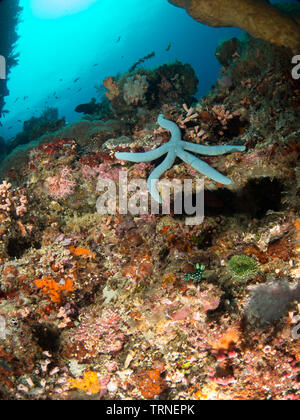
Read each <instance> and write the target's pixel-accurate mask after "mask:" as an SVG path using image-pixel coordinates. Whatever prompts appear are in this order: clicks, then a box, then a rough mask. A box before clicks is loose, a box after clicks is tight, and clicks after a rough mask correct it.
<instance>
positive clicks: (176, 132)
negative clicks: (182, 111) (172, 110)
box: [157, 114, 181, 142]
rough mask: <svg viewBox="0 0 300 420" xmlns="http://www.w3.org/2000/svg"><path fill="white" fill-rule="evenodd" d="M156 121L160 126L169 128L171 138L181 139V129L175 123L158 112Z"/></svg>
mask: <svg viewBox="0 0 300 420" xmlns="http://www.w3.org/2000/svg"><path fill="white" fill-rule="evenodd" d="M157 122H158V124H159V125H160V126H161V127H162V128H165V129H166V130H169V131H170V132H171V135H172V137H171V139H172V140H174V141H176V142H177V141H180V140H181V131H180V128H179V127H178V126H177V124H176V123H174V122H173V121H170V120H166V119H165V118H164V116H163V114H159V116H158V118H157Z"/></svg>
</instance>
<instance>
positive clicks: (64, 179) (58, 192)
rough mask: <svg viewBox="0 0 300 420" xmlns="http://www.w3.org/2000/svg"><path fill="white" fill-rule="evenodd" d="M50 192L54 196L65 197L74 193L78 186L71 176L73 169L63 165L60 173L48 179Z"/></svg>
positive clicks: (47, 183)
mask: <svg viewBox="0 0 300 420" xmlns="http://www.w3.org/2000/svg"><path fill="white" fill-rule="evenodd" d="M46 185H47V187H48V194H49V195H50V196H51V197H53V198H56V199H57V198H65V197H67V196H69V195H70V194H72V192H73V191H74V188H75V186H76V183H75V181H74V180H73V179H72V178H71V170H70V169H69V168H68V167H66V166H63V167H62V168H61V171H60V173H59V174H58V175H55V176H52V177H49V178H47V179H46Z"/></svg>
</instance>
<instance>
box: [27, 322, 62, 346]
mask: <svg viewBox="0 0 300 420" xmlns="http://www.w3.org/2000/svg"><path fill="white" fill-rule="evenodd" d="M32 331H33V335H34V338H35V339H36V340H37V343H38V345H39V346H40V347H41V348H42V350H43V351H45V350H48V351H50V352H51V353H55V352H57V351H58V349H59V344H60V331H59V330H58V329H57V328H54V327H53V326H51V325H47V324H45V323H43V324H35V325H34V326H33V328H32Z"/></svg>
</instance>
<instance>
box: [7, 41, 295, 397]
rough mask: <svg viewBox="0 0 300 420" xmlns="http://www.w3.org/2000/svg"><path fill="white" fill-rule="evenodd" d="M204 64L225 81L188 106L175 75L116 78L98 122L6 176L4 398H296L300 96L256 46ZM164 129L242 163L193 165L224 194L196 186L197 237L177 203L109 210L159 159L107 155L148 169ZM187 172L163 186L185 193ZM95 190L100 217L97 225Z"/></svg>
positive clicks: (16, 154) (31, 147)
mask: <svg viewBox="0 0 300 420" xmlns="http://www.w3.org/2000/svg"><path fill="white" fill-rule="evenodd" d="M217 57H218V58H219V59H220V61H221V62H222V63H223V66H224V67H223V68H222V70H221V73H220V76H219V80H222V79H223V78H224V77H227V79H225V80H224V82H222V83H217V82H216V84H215V86H214V88H212V90H211V91H210V92H209V93H208V94H207V95H206V96H205V97H203V98H201V100H200V101H199V102H196V100H195V99H193V95H194V93H195V89H196V82H197V81H196V78H195V75H194V72H193V69H191V67H190V66H188V65H182V64H181V63H178V62H177V63H173V64H170V65H165V66H161V67H159V68H157V69H155V70H153V71H150V70H147V71H146V70H143V69H139V70H135V71H134V72H132V73H126V74H124V75H122V76H120V77H115V78H113V77H111V78H109V79H108V80H107V82H105V83H106V87H108V88H109V91H108V92H107V93H108V95H106V97H105V99H104V100H105V104H107V103H109V106H108V107H106V108H105V115H104V114H102V110H104V108H101V107H100V108H97V107H96V108H95V107H94V105H95V101H93V104H92V105H93V106H92V111H91V112H92V113H91V114H89V113H88V114H86V115H85V116H84V118H83V119H81V120H80V121H77V122H76V123H72V124H69V125H67V126H63V127H60V128H59V129H57V130H56V131H53V132H51V133H41V137H39V138H37V139H36V140H34V141H30V142H29V143H26V145H24V146H23V147H20V146H19V147H17V148H15V149H14V150H13V151H12V153H11V154H10V155H8V156H7V157H6V158H5V160H4V161H3V162H2V165H1V168H0V174H1V177H0V178H1V180H2V181H1V185H0V262H1V265H0V399H15V400H24V399H25V400H30V399H35V400H49V399H50V400H56V399H57V400H67V399H90V400H99V399H105V400H124V399H128V400H130V399H139V400H141V399H147V400H150V399H155V400H191V399H195V400H212V399H220V400H232V399H235V400H245V399H261V400H263V399H273V400H282V399H291V400H296V399H299V398H300V388H299V369H300V347H299V346H300V342H299V338H298V336H297V335H295V331H296V330H297V328H298V322H299V321H298V319H299V313H300V295H299V279H300V263H299V255H300V212H299V208H300V195H299V188H300V170H299V163H298V162H299V153H300V146H299V136H300V118H299V115H300V101H299V86H298V85H297V81H296V80H294V79H293V78H292V77H291V68H290V53H288V52H287V51H286V50H285V49H283V48H282V47H278V46H276V45H272V44H269V43H268V42H267V41H263V40H258V39H254V38H252V37H250V36H247V37H245V38H243V39H234V40H232V41H227V42H226V43H224V44H223V45H222V46H219V47H218V50H217ZM132 82H133V85H135V82H137V84H138V85H139V86H138V87H139V89H138V90H137V92H138V97H139V98H140V99H139V101H137V100H135V99H134V98H136V96H135V94H134V95H131V93H130V92H132V90H131V89H129V85H131V84H132ZM145 82H146V83H145ZM140 88H141V89H140ZM127 89H128V92H129V94H128V96H125V98H126V100H127V102H128V103H126V101H125V99H124V92H125V91H127ZM108 96H110V98H111V99H110V98H109V97H108ZM101 103H102V102H101ZM105 106H106V105H105ZM81 109H82V110H84V109H83V108H81ZM85 110H87V111H89V109H88V108H86V109H85ZM98 112H99V113H98ZM160 114H163V115H164V118H163V119H160V120H159V122H162V124H161V125H160V124H158V123H157V116H158V115H160ZM51 118H52V117H51ZM54 120H55V118H54ZM162 120H163V121H162ZM51 121H52V119H51ZM166 121H167V123H166ZM29 125H30V124H29ZM33 125H34V124H33ZM30 126H31V125H30ZM170 127H171V128H172V130H171V131H173V132H172V133H170V132H169V131H168V130H169V128H170ZM30 130H31V129H30ZM47 130H48V129H47ZM33 131H34V130H33ZM33 131H32V132H33ZM174 132H175V135H176V136H177V140H178V139H180V140H182V141H183V142H184V144H186V145H188V146H187V147H189V148H190V149H189V150H190V151H191V152H193V151H197V150H205V151H206V150H214V151H216V150H217V151H218V150H219V151H220V150H226V145H228V144H231V145H233V147H234V148H236V149H235V150H244V149H245V150H244V151H243V152H242V153H232V154H227V155H226V156H225V155H224V156H223V155H219V154H218V156H214V155H211V154H208V153H205V154H204V155H203V156H202V159H203V162H204V163H205V164H206V165H205V167H206V168H214V169H215V170H216V171H218V172H220V173H221V174H222V175H223V174H224V175H223V176H224V177H226V178H229V179H230V180H232V182H231V183H228V184H221V183H219V182H216V181H215V180H213V179H211V178H208V177H207V178H206V179H205V183H204V187H205V190H204V220H203V222H202V223H201V224H195V225H189V224H186V223H185V217H186V216H190V214H186V211H185V209H183V210H182V212H181V213H180V214H177V213H176V212H175V197H174V195H175V193H174V194H173V192H174V190H172V191H171V194H170V196H171V199H170V206H169V208H168V209H167V211H165V212H164V211H163V206H161V207H159V210H158V211H157V212H152V213H151V211H150V210H151V203H150V200H148V201H144V203H143V204H144V205H145V210H146V211H145V212H138V213H137V214H131V213H130V211H128V212H123V211H121V206H120V202H121V201H122V200H123V202H124V200H125V196H126V194H127V198H128V200H127V202H128V203H129V204H130V203H132V202H134V203H135V204H136V202H137V201H138V200H137V199H136V194H137V190H138V188H139V187H138V185H139V184H138V183H137V181H141V182H145V183H146V180H147V179H148V178H149V176H150V174H151V173H152V174H153V172H155V171H156V168H158V167H159V166H160V164H161V161H159V160H158V161H157V162H155V161H152V160H151V161H149V162H144V161H141V162H140V161H139V162H136V161H131V162H130V161H121V160H119V159H117V157H120V156H122V155H121V154H122V153H125V154H126V156H127V155H129V156H139V155H143V156H145V155H147V156H149V153H150V154H153V153H154V154H155V157H156V156H157V155H156V154H157V153H158V154H160V151H161V150H166V145H168V144H169V142H170V137H171V136H172V135H173V136H174ZM37 133H38V130H37ZM42 134H43V135H42ZM37 135H38V134H37ZM30 140H32V139H30ZM123 156H124V155H123ZM196 169H197V168H196ZM196 169H195V168H193V167H191V166H190V165H189V164H187V163H186V162H184V161H182V160H177V161H175V162H174V165H170V166H169V167H168V168H166V171H165V172H164V173H163V174H161V178H162V179H163V180H170V181H171V180H174V179H176V180H178V181H180V182H184V180H186V179H189V180H192V181H194V183H196V181H197V179H199V177H200V176H201V175H200V174H199V172H198V171H197V170H196ZM124 176H126V177H127V181H128V188H127V189H126V191H125V192H124V190H122V188H121V186H122V185H121V184H122V179H123V178H122V177H124ZM103 179H106V181H107V182H109V183H110V184H113V185H114V186H115V196H116V205H115V212H113V213H109V211H108V210H107V211H106V212H104V213H102V214H99V213H98V212H97V203H98V200H99V198H100V199H101V198H103V195H104V194H105V193H106V191H102V190H101V189H100V188H99V181H103ZM218 180H219V179H217V181H218ZM195 192H196V190H195V188H194V189H193V197H194V195H195ZM139 198H140V199H141V201H143V200H144V196H142V195H140V197H139ZM140 204H141V203H140ZM298 329H299V328H298Z"/></svg>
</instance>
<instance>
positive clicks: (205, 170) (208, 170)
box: [177, 150, 232, 185]
mask: <svg viewBox="0 0 300 420" xmlns="http://www.w3.org/2000/svg"><path fill="white" fill-rule="evenodd" d="M177 154H178V156H179V157H180V159H182V160H183V161H184V162H185V163H188V164H189V165H191V166H192V167H193V168H194V169H196V170H197V171H199V172H201V173H202V174H203V175H205V176H207V177H208V178H211V179H213V180H214V181H216V182H219V183H220V184H225V185H228V184H231V182H232V181H231V179H229V178H227V177H226V176H224V175H222V174H221V173H220V172H218V171H217V170H216V169H214V168H212V167H211V166H210V165H209V164H208V163H206V162H203V161H202V160H200V159H198V158H196V157H195V156H194V155H191V154H190V153H188V152H185V151H184V150H179V151H178V153H177Z"/></svg>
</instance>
